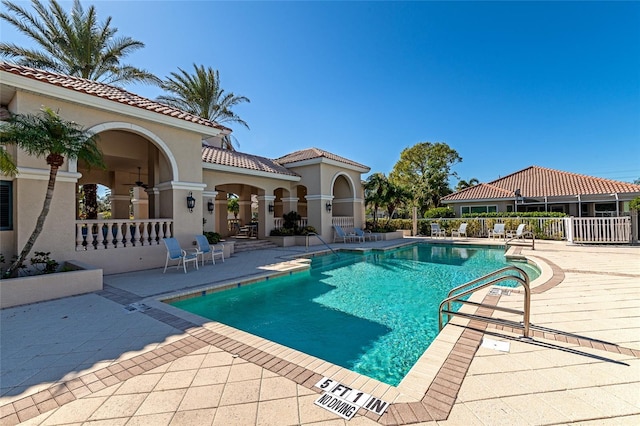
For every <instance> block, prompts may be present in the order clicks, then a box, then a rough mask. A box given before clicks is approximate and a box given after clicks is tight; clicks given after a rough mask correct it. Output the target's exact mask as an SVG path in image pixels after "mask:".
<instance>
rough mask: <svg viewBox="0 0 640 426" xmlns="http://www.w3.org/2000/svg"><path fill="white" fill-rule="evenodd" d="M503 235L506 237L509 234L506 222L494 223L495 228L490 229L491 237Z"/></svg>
mask: <svg viewBox="0 0 640 426" xmlns="http://www.w3.org/2000/svg"><path fill="white" fill-rule="evenodd" d="M495 237H498V238H500V237H502V238H506V237H507V234H506V232H505V230H504V223H496V224H495V225H493V229H489V238H495Z"/></svg>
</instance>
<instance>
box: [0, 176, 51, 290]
mask: <svg viewBox="0 0 640 426" xmlns="http://www.w3.org/2000/svg"><path fill="white" fill-rule="evenodd" d="M58 167H59V166H56V165H52V166H51V168H50V170H49V183H48V184H47V194H46V195H45V197H44V204H43V205H42V211H41V212H40V216H38V220H37V221H36V227H35V229H34V230H33V232H32V233H31V236H30V237H29V239H28V240H27V242H26V244H25V245H24V247H23V248H22V252H20V256H18V258H17V259H16V261H15V262H13V263H12V264H11V266H9V269H7V272H6V275H7V276H8V277H10V278H14V277H16V276H17V274H18V270H19V269H20V268H21V267H22V264H23V263H24V261H25V259H26V258H27V256H28V255H29V253H30V252H31V249H32V248H33V245H34V244H35V242H36V239H37V238H38V236H39V235H40V233H41V232H42V228H44V221H45V219H46V218H47V215H48V214H49V208H50V207H51V199H52V198H53V190H54V188H55V185H56V176H57V175H58Z"/></svg>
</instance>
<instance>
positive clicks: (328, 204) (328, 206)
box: [325, 203, 331, 213]
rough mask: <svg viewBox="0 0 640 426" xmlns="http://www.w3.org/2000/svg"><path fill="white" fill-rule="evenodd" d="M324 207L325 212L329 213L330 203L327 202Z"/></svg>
mask: <svg viewBox="0 0 640 426" xmlns="http://www.w3.org/2000/svg"><path fill="white" fill-rule="evenodd" d="M325 208H326V209H327V213H331V203H327V204H326V205H325Z"/></svg>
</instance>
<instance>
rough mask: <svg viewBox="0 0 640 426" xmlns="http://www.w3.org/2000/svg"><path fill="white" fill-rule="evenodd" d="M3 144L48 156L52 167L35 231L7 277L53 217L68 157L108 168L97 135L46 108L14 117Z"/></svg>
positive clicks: (2, 132) (0, 131)
mask: <svg viewBox="0 0 640 426" xmlns="http://www.w3.org/2000/svg"><path fill="white" fill-rule="evenodd" d="M0 144H1V145H17V146H18V147H19V148H20V149H22V150H23V151H25V152H26V153H27V154H29V155H32V156H35V157H38V158H39V157H46V161H47V164H48V165H49V184H48V185H47V192H46V195H45V198H44V204H43V205H42V211H41V212H40V215H39V216H38V219H37V221H36V226H35V229H34V230H33V232H32V233H31V236H30V237H29V239H28V240H27V242H26V243H25V245H24V247H23V249H22V252H20V255H19V256H18V258H17V259H16V261H15V262H13V263H12V264H11V266H9V269H7V272H6V275H7V276H15V274H17V271H18V270H19V268H20V267H21V266H22V264H23V262H24V261H25V259H26V258H27V256H28V255H29V252H31V249H32V248H33V245H34V244H35V242H36V239H37V238H38V236H39V235H40V233H41V232H42V228H43V227H44V222H45V219H46V218H47V215H48V214H49V208H50V206H51V199H52V198H53V191H54V188H55V184H56V176H57V174H58V169H59V168H60V166H62V164H63V163H64V159H65V157H67V158H72V159H79V160H82V161H84V162H85V163H86V164H87V165H89V166H100V167H104V162H103V156H102V152H100V150H99V149H98V145H97V135H90V134H89V133H88V132H87V131H85V130H83V129H82V128H81V127H80V126H79V125H77V124H76V123H74V122H70V121H65V120H63V119H61V118H60V116H59V115H58V114H57V113H56V112H54V111H53V110H51V109H50V108H43V109H42V112H41V113H40V114H38V115H32V114H28V115H21V114H17V115H14V116H12V117H11V118H10V119H9V121H8V122H7V123H6V124H4V125H3V126H2V127H0Z"/></svg>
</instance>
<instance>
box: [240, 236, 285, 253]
mask: <svg viewBox="0 0 640 426" xmlns="http://www.w3.org/2000/svg"><path fill="white" fill-rule="evenodd" d="M277 247H278V246H277V245H275V244H273V243H272V242H271V241H267V240H257V239H241V238H238V239H235V246H234V249H233V252H234V253H236V254H237V253H242V252H246V251H252V250H264V249H271V248H277Z"/></svg>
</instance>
